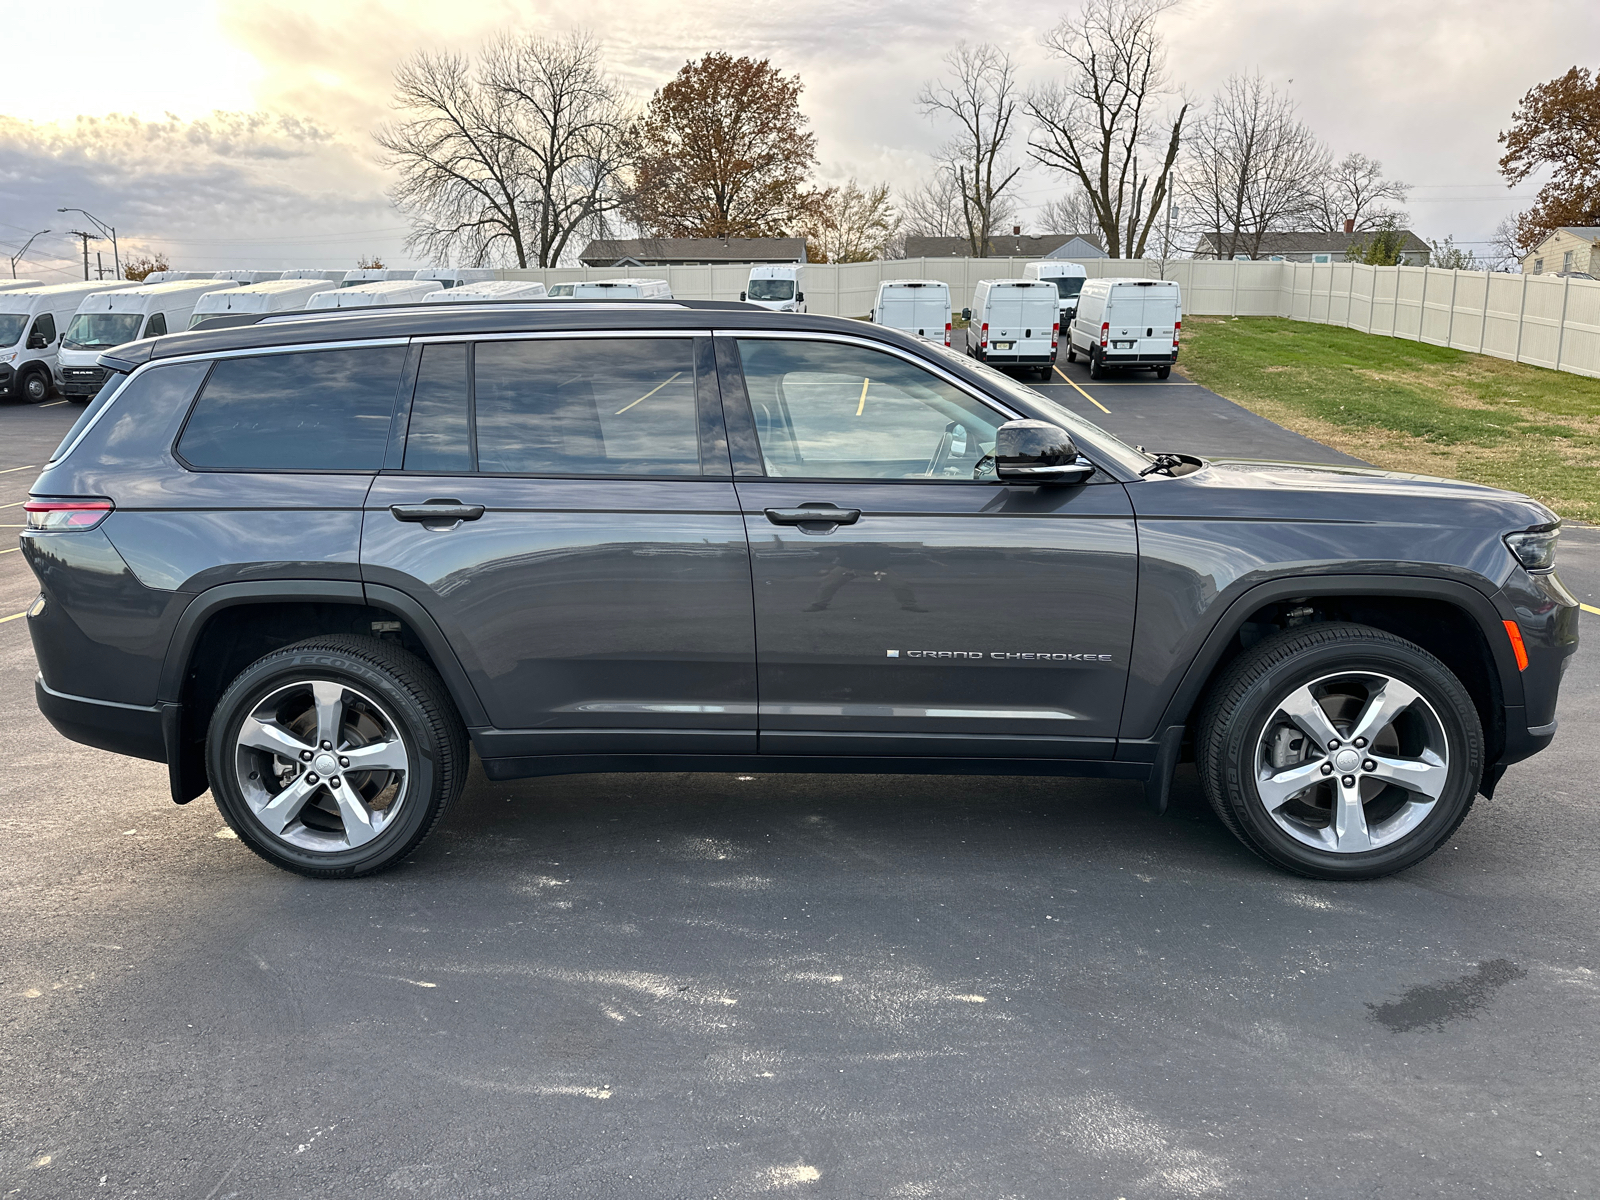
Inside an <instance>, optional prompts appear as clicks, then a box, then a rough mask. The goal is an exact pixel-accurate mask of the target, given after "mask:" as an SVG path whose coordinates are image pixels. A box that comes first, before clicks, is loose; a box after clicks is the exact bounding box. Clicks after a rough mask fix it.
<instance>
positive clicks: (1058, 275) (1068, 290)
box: [1022, 262, 1089, 329]
mask: <svg viewBox="0 0 1600 1200" xmlns="http://www.w3.org/2000/svg"><path fill="white" fill-rule="evenodd" d="M1022 274H1023V275H1024V276H1025V277H1026V278H1028V279H1048V280H1049V281H1050V282H1051V283H1053V284H1055V285H1056V291H1057V292H1058V293H1059V295H1060V299H1059V300H1058V303H1059V304H1060V306H1061V328H1063V329H1065V328H1066V327H1067V326H1068V325H1069V324H1071V323H1072V314H1073V313H1075V312H1077V311H1078V293H1079V292H1081V291H1082V290H1083V285H1084V284H1085V283H1087V282H1088V279H1089V272H1088V271H1087V270H1085V269H1084V267H1083V264H1082V263H1075V262H1035V263H1029V264H1028V265H1027V266H1025V267H1023V268H1022Z"/></svg>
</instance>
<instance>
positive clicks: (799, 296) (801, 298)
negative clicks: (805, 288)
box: [794, 292, 806, 304]
mask: <svg viewBox="0 0 1600 1200" xmlns="http://www.w3.org/2000/svg"><path fill="white" fill-rule="evenodd" d="M794 302H795V303H796V304H804V303H805V302H806V294H805V293H804V292H796V293H795V294H794Z"/></svg>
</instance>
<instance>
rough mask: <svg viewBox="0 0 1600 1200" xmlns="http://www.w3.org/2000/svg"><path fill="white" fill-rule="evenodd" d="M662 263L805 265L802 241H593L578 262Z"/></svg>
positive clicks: (599, 264)
mask: <svg viewBox="0 0 1600 1200" xmlns="http://www.w3.org/2000/svg"><path fill="white" fill-rule="evenodd" d="M626 260H631V261H633V262H635V263H637V264H638V265H640V266H645V265H647V264H649V263H651V262H659V261H663V260H671V261H674V262H678V261H690V262H727V263H748V262H805V260H806V240H805V238H596V239H595V240H594V241H592V242H590V243H589V244H588V245H587V246H585V247H584V248H583V253H582V254H580V255H578V261H579V262H581V263H583V265H584V266H586V267H610V266H617V265H622V264H623V263H624V262H625V261H626Z"/></svg>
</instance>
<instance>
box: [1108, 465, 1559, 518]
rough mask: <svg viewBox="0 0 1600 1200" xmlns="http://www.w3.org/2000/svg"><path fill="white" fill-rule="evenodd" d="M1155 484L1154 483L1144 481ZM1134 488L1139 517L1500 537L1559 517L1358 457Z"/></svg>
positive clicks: (1507, 497) (1515, 495)
mask: <svg viewBox="0 0 1600 1200" xmlns="http://www.w3.org/2000/svg"><path fill="white" fill-rule="evenodd" d="M1151 482H1154V483H1155V484H1156V486H1154V487H1145V486H1143V485H1144V484H1145V483H1151ZM1168 484H1177V485H1179V486H1178V487H1176V488H1169V487H1167V485H1168ZM1129 491H1130V492H1131V493H1132V494H1133V500H1134V506H1135V508H1136V509H1138V510H1139V512H1140V513H1141V515H1144V514H1146V513H1149V514H1150V515H1156V514H1157V513H1161V512H1170V514H1171V515H1173V516H1181V515H1195V516H1216V517H1223V518H1235V519H1236V518H1238V517H1243V516H1248V517H1257V518H1259V517H1262V516H1270V517H1275V518H1278V519H1282V520H1320V521H1350V522H1354V523H1360V524H1366V523H1374V522H1376V523H1382V524H1411V523H1416V524H1427V525H1449V526H1466V525H1471V526H1476V527H1482V528H1484V529H1485V531H1486V532H1488V531H1490V530H1491V529H1492V531H1493V532H1494V533H1495V534H1496V535H1498V534H1499V533H1501V532H1508V531H1510V530H1513V529H1524V528H1526V527H1528V526H1530V525H1542V524H1545V523H1547V522H1550V521H1554V520H1557V519H1558V518H1557V517H1556V514H1555V513H1553V512H1551V511H1550V509H1548V508H1546V507H1545V506H1544V505H1543V504H1541V503H1539V502H1538V501H1537V500H1534V499H1533V498H1531V497H1529V496H1525V495H1523V494H1521V493H1520V492H1511V491H1506V490H1504V489H1501V488H1495V487H1489V486H1487V485H1485V484H1481V483H1465V482H1463V481H1462V480H1459V479H1440V478H1438V477H1436V476H1432V475H1417V474H1412V473H1410V472H1407V471H1384V470H1380V469H1378V468H1377V467H1368V466H1364V465H1361V464H1358V463H1351V464H1349V465H1347V466H1346V465H1340V464H1328V463H1295V462H1271V461H1267V460H1262V459H1248V458H1216V459H1207V460H1206V462H1205V465H1204V466H1203V467H1201V468H1200V469H1199V470H1198V471H1195V472H1193V473H1192V474H1189V475H1182V476H1179V477H1178V478H1176V479H1162V478H1161V477H1159V476H1151V477H1150V478H1148V479H1146V480H1144V481H1142V482H1141V485H1140V486H1137V487H1130V489H1129Z"/></svg>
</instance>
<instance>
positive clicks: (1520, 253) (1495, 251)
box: [1489, 213, 1544, 272]
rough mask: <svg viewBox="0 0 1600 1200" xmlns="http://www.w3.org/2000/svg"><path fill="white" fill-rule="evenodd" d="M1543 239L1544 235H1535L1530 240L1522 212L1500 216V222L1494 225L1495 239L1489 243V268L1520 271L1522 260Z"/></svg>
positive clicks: (1492, 269)
mask: <svg viewBox="0 0 1600 1200" xmlns="http://www.w3.org/2000/svg"><path fill="white" fill-rule="evenodd" d="M1543 240H1544V238H1543V236H1542V235H1534V236H1533V237H1532V240H1530V233H1529V229H1528V227H1527V225H1526V224H1525V223H1524V222H1523V220H1522V219H1521V216H1520V214H1517V213H1512V214H1511V215H1510V216H1508V217H1502V218H1500V223H1499V224H1498V225H1496V226H1495V227H1494V239H1493V241H1491V242H1490V243H1489V269H1490V270H1491V271H1511V272H1520V271H1521V270H1522V260H1523V259H1525V258H1527V257H1528V255H1530V254H1532V253H1533V248H1534V247H1535V246H1537V245H1538V244H1539V243H1540V242H1541V241H1543Z"/></svg>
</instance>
